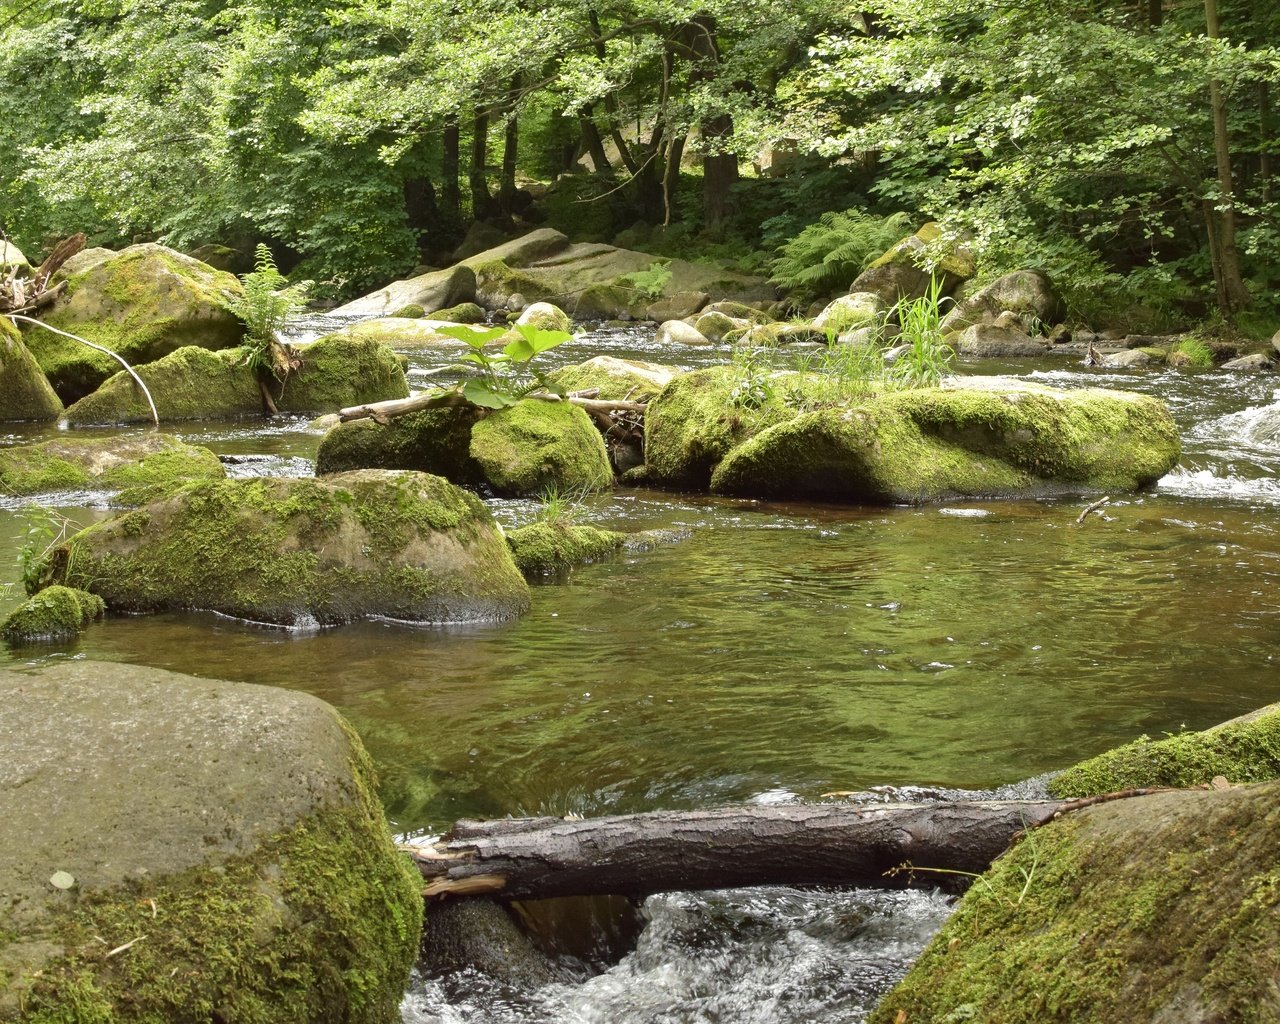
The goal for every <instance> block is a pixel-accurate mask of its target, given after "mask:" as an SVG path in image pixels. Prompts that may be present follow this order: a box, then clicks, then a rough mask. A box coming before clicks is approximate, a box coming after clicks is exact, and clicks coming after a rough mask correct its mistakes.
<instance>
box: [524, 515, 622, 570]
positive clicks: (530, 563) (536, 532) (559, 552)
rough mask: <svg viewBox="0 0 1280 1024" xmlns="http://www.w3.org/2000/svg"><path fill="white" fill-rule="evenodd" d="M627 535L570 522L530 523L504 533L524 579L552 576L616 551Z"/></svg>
mask: <svg viewBox="0 0 1280 1024" xmlns="http://www.w3.org/2000/svg"><path fill="white" fill-rule="evenodd" d="M626 539H627V535H626V534H624V533H618V532H617V531H616V530H601V529H600V528H599V527H595V526H587V525H585V524H582V525H575V524H572V523H530V524H529V525H528V526H521V527H519V528H517V529H515V530H510V531H508V532H507V543H508V544H509V545H510V546H511V553H512V555H513V556H514V558H515V560H516V565H517V566H518V567H519V569H520V571H521V572H522V573H524V574H525V575H526V576H534V575H538V574H542V573H553V572H558V571H561V570H564V569H568V568H570V567H571V566H574V565H578V564H579V563H581V562H591V561H595V560H596V559H598V558H603V557H605V556H606V555H611V554H613V553H614V552H616V551H617V550H618V549H619V548H621V547H622V545H623V544H624V543H625V542H626Z"/></svg>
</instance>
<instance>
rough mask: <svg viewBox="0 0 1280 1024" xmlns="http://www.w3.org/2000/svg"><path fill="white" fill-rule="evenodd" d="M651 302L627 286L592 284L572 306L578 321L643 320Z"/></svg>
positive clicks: (639, 292) (641, 293)
mask: <svg viewBox="0 0 1280 1024" xmlns="http://www.w3.org/2000/svg"><path fill="white" fill-rule="evenodd" d="M650 302H651V300H650V299H649V298H648V296H646V295H645V294H644V292H642V291H640V289H638V288H634V287H632V286H631V285H627V284H593V285H589V286H588V287H586V288H584V289H583V290H582V292H581V293H580V294H579V295H578V297H577V301H576V302H575V303H574V304H573V315H574V317H575V318H576V319H578V320H624V321H629V320H643V319H645V318H646V317H647V315H648V313H647V312H646V311H647V309H648V307H649V305H650Z"/></svg>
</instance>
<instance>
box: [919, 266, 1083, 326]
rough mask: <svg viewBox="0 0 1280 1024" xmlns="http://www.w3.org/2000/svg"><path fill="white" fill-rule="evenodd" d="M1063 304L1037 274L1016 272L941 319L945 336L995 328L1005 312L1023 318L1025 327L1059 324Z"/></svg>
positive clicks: (974, 294) (998, 279)
mask: <svg viewBox="0 0 1280 1024" xmlns="http://www.w3.org/2000/svg"><path fill="white" fill-rule="evenodd" d="M1061 307H1062V303H1061V300H1060V299H1059V297H1058V292H1057V290H1056V289H1055V288H1054V286H1053V282H1052V281H1050V280H1049V278H1048V276H1047V275H1045V274H1043V273H1041V272H1040V271H1038V270H1015V271H1014V272H1013V273H1011V274H1005V275H1004V276H1003V277H999V278H997V279H996V280H994V281H992V282H991V283H990V284H988V285H984V286H983V287H982V288H979V289H978V290H977V291H975V292H974V293H973V294H972V295H966V296H965V297H964V298H963V299H961V300H960V301H959V302H957V303H956V304H955V306H954V307H953V308H952V309H951V310H950V312H948V313H947V315H946V316H944V317H943V318H942V325H941V326H942V330H943V332H944V333H947V332H951V331H962V330H964V329H965V328H966V327H971V326H973V325H975V324H992V323H995V321H996V320H997V319H999V317H1000V315H1001V314H1002V313H1004V312H1006V311H1007V312H1012V313H1016V314H1018V316H1019V317H1021V318H1023V321H1024V323H1028V324H1029V323H1030V322H1031V321H1033V320H1038V321H1039V322H1040V323H1042V324H1052V323H1056V322H1057V320H1058V319H1059V314H1060V312H1061Z"/></svg>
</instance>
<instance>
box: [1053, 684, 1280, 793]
mask: <svg viewBox="0 0 1280 1024" xmlns="http://www.w3.org/2000/svg"><path fill="white" fill-rule="evenodd" d="M1217 775H1221V776H1224V777H1225V778H1226V779H1227V781H1229V782H1234V783H1243V782H1263V781H1266V780H1270V779H1276V778H1280V705H1274V704H1273V705H1271V706H1270V707H1267V708H1263V709H1262V710H1261V711H1258V712H1255V713H1254V714H1252V715H1246V716H1245V717H1243V718H1237V719H1233V720H1232V721H1230V722H1224V723H1223V724H1222V725H1218V726H1215V727H1214V728H1212V729H1206V730H1205V731H1204V732H1186V733H1178V734H1177V735H1175V736H1167V737H1165V738H1164V739H1161V740H1152V739H1150V738H1148V737H1146V736H1143V737H1140V738H1139V739H1137V740H1135V741H1134V742H1132V743H1128V744H1126V745H1125V746H1123V747H1117V748H1115V749H1114V750H1109V751H1107V752H1106V753H1104V754H1099V755H1098V756H1097V757H1093V758H1090V759H1089V760H1087V761H1082V762H1081V763H1080V764H1077V765H1075V766H1074V767H1071V768H1068V769H1067V770H1066V771H1065V772H1063V773H1062V774H1061V775H1059V776H1058V777H1057V778H1055V779H1054V780H1053V781H1052V782H1051V783H1050V784H1049V791H1050V792H1051V793H1053V794H1054V796H1060V797H1080V796H1092V795H1094V794H1096V793H1114V792H1116V791H1118V790H1122V789H1135V788H1145V787H1154V786H1195V785H1201V784H1204V783H1208V782H1211V781H1212V780H1213V778H1214V777H1215V776H1217Z"/></svg>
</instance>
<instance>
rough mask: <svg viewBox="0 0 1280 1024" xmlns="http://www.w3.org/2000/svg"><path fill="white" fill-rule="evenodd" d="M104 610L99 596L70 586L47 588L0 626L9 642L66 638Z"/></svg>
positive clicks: (1, 631) (0, 630)
mask: <svg viewBox="0 0 1280 1024" xmlns="http://www.w3.org/2000/svg"><path fill="white" fill-rule="evenodd" d="M104 611H106V605H105V604H103V601H102V598H100V597H98V596H97V595H96V594H90V593H89V592H88V591H84V590H73V589H71V588H70V587H46V588H45V589H44V590H42V591H40V593H38V594H36V595H35V596H34V597H31V598H29V599H27V600H26V601H24V602H23V603H22V604H20V605H19V606H18V607H17V608H15V609H14V610H13V612H12V613H10V615H9V617H8V618H7V619H5V620H4V625H2V626H0V636H3V637H4V639H5V641H6V642H7V643H10V644H29V643H35V642H37V641H40V640H65V639H66V638H67V637H72V636H75V635H76V634H77V633H79V632H80V631H81V630H82V629H84V627H85V626H87V625H88V624H89V623H90V622H92V621H93V620H94V619H96V618H97V617H98V616H99V615H101V614H102V613H103V612H104Z"/></svg>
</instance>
